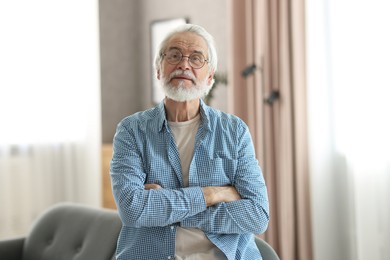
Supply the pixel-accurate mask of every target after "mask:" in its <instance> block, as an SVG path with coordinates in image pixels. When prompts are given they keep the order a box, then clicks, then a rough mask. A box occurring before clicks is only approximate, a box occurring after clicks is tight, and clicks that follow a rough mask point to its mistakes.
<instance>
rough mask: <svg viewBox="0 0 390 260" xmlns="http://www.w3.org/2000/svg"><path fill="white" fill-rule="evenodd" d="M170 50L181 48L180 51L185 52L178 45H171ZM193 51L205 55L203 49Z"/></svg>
mask: <svg viewBox="0 0 390 260" xmlns="http://www.w3.org/2000/svg"><path fill="white" fill-rule="evenodd" d="M168 50H179V51H180V52H183V50H182V48H180V47H176V46H171V47H169V48H168ZM192 53H200V54H202V55H205V54H204V52H203V51H199V50H194V51H193V52H192ZM192 53H191V54H192Z"/></svg>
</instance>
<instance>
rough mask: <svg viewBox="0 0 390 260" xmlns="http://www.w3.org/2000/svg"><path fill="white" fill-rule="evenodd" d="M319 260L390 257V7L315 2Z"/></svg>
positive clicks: (311, 37)
mask: <svg viewBox="0 0 390 260" xmlns="http://www.w3.org/2000/svg"><path fill="white" fill-rule="evenodd" d="M306 7H307V48H308V55H307V56H308V66H307V68H308V93H309V95H308V104H309V128H310V129H309V130H310V131H309V132H310V165H311V167H310V170H311V184H312V187H311V190H312V214H313V218H312V220H313V239H314V241H313V244H314V248H313V249H314V250H313V252H314V259H315V260H325V259H333V260H349V259H351V260H352V259H353V260H365V259H370V260H385V259H388V257H389V255H390V247H389V245H390V120H389V112H390V102H389V100H390V77H389V69H390V47H389V46H390V34H389V33H388V31H389V24H390V15H389V13H390V3H389V2H388V1H381V0H373V1H369V2H368V1H352V0H343V1H338V0H321V1H318V0H308V1H307V6H306Z"/></svg>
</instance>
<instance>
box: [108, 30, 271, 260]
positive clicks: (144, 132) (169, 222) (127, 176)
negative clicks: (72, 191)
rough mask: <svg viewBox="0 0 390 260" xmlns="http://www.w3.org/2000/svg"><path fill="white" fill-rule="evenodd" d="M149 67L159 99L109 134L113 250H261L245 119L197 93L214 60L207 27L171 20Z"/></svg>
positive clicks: (225, 253) (264, 221)
mask: <svg viewBox="0 0 390 260" xmlns="http://www.w3.org/2000/svg"><path fill="white" fill-rule="evenodd" d="M155 67H156V72H157V78H158V79H159V80H160V82H161V85H162V87H163V89H164V91H165V95H166V97H165V99H164V100H163V101H162V102H161V103H160V104H159V105H157V106H156V107H154V108H152V109H149V110H146V111H142V112H138V113H136V114H134V115H131V116H129V117H127V118H125V119H123V120H122V121H121V122H120V123H119V124H118V127H117V131H116V134H115V137H114V143H113V146H114V153H113V158H112V161H111V172H110V174H111V179H112V189H113V194H114V197H115V201H116V204H117V207H118V211H119V215H120V217H121V220H122V223H123V226H122V230H121V232H120V235H119V238H118V245H117V252H116V257H117V259H119V260H129V259H146V260H153V259H156V260H161V259H201V260H207V259H247V260H254V259H262V258H261V254H260V252H259V250H258V249H257V247H256V245H255V242H254V234H258V233H262V232H264V231H265V230H266V228H267V226H268V221H269V209H268V197H267V190H266V186H265V182H264V178H263V175H262V172H261V169H260V167H259V165H258V161H257V160H256V157H255V152H254V147H253V144H252V140H251V136H250V133H249V131H248V127H247V126H246V125H245V123H244V122H243V121H242V120H240V119H239V118H238V117H236V116H233V115H229V114H226V113H223V112H221V111H218V110H216V109H213V108H211V107H209V106H207V105H206V104H205V103H204V102H203V101H202V99H201V98H202V97H204V96H205V95H207V94H208V92H209V90H210V89H211V88H212V85H213V83H214V73H215V71H216V67H217V54H216V49H215V45H214V40H213V38H212V36H211V35H210V34H209V33H208V32H206V31H205V30H204V29H203V28H202V27H200V26H197V25H191V24H187V25H184V26H181V27H179V28H177V29H176V30H174V31H173V32H171V33H170V34H169V35H168V36H167V37H166V38H165V40H163V42H162V43H161V45H160V49H159V51H158V53H157V55H156V58H155Z"/></svg>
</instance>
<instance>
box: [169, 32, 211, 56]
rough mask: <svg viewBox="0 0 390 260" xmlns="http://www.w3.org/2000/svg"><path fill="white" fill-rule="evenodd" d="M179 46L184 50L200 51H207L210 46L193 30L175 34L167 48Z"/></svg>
mask: <svg viewBox="0 0 390 260" xmlns="http://www.w3.org/2000/svg"><path fill="white" fill-rule="evenodd" d="M170 48H178V49H180V50H182V51H189V52H194V51H200V52H202V53H207V51H208V47H207V43H206V41H205V40H204V39H203V38H202V37H201V36H199V35H197V34H195V33H192V32H182V33H177V34H175V35H173V36H172V37H171V38H170V39H169V41H168V43H167V49H170Z"/></svg>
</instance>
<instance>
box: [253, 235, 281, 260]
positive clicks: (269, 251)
mask: <svg viewBox="0 0 390 260" xmlns="http://www.w3.org/2000/svg"><path fill="white" fill-rule="evenodd" d="M255 242H256V245H257V247H258V248H259V250H260V253H261V256H262V257H263V260H280V258H279V256H278V254H277V253H276V252H275V250H274V249H273V248H272V247H271V246H270V244H268V243H267V242H265V241H264V240H263V239H261V238H259V237H255Z"/></svg>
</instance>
